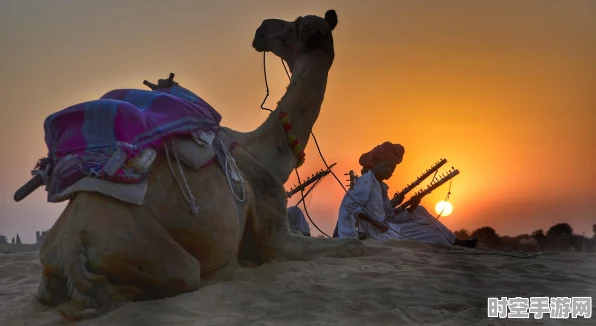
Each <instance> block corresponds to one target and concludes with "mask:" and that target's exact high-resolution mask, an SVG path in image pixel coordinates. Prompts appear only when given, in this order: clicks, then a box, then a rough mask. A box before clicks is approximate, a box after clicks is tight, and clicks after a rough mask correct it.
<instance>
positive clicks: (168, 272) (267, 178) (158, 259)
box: [37, 10, 364, 319]
mask: <svg viewBox="0 0 596 326" xmlns="http://www.w3.org/2000/svg"><path fill="white" fill-rule="evenodd" d="M336 25H337V15H336V13H335V11H334V10H329V11H327V12H326V14H325V17H324V18H321V17H318V16H314V15H308V16H303V17H298V18H297V19H296V20H295V21H293V22H288V21H284V20H281V19H266V20H264V21H263V22H262V24H261V26H260V27H259V28H258V29H257V31H256V33H255V38H254V41H253V43H252V46H253V48H254V49H255V50H256V51H258V52H264V51H266V52H271V53H273V54H275V55H276V56H278V57H280V58H281V59H283V60H284V61H285V62H286V63H287V64H288V67H289V69H290V71H291V72H292V78H291V80H290V84H289V86H288V88H287V90H286V93H285V94H284V96H283V98H282V99H281V101H280V102H279V103H278V106H277V108H276V109H275V110H274V111H273V113H271V114H270V116H269V117H268V118H267V119H266V120H265V122H264V123H263V124H262V125H260V126H259V127H258V128H257V129H256V130H254V131H251V132H246V133H243V132H237V131H234V130H231V129H229V128H225V129H226V131H227V132H229V134H230V135H231V137H232V138H233V139H234V140H236V141H237V142H238V147H237V148H236V149H235V150H233V151H232V152H231V155H232V156H233V158H234V160H235V162H236V164H237V166H238V169H239V170H240V174H241V176H242V178H243V180H244V187H245V198H246V199H245V202H244V204H243V206H242V209H241V211H240V212H241V215H242V216H241V217H242V218H241V219H239V218H238V217H239V216H238V215H239V214H238V210H237V209H236V205H235V203H236V202H235V200H236V199H235V198H234V196H233V193H232V191H231V189H230V188H229V187H228V180H227V179H226V175H225V174H224V173H223V172H222V169H221V168H219V167H218V166H217V165H209V166H206V167H204V168H201V169H200V170H198V171H195V170H192V169H190V168H188V167H186V166H184V167H183V170H184V174H185V176H186V178H187V180H188V185H189V187H190V190H191V191H192V194H193V195H194V196H195V198H196V201H197V203H198V204H199V211H198V214H197V215H194V214H192V213H191V212H189V210H188V205H187V203H186V202H185V201H184V198H183V196H182V194H181V193H180V189H179V188H178V184H177V183H176V181H175V179H174V177H173V176H172V174H171V172H170V170H169V169H168V164H167V162H166V157H165V154H164V149H163V148H159V149H158V151H157V157H156V159H155V162H154V164H153V166H152V167H151V171H150V172H149V186H148V188H147V192H146V195H145V200H144V203H143V204H142V205H131V204H127V203H124V202H122V201H119V200H117V199H114V198H112V197H109V196H105V195H102V194H98V193H92V192H80V193H78V194H77V195H76V196H75V197H74V198H72V199H71V200H70V201H69V202H68V205H67V206H66V208H65V209H64V211H63V212H62V214H61V215H60V217H59V218H58V220H57V221H56V222H55V224H54V225H53V226H52V228H51V229H50V231H49V232H48V234H47V238H46V240H45V241H44V244H43V246H42V248H41V250H40V254H39V256H40V261H41V264H42V266H43V271H42V276H41V282H40V285H39V288H38V292H37V297H38V299H39V300H40V301H41V302H42V303H43V304H45V305H48V306H52V307H55V309H57V310H58V311H59V312H60V313H61V314H62V315H63V316H64V317H66V318H69V319H85V318H92V317H95V316H98V315H101V314H103V313H106V312H109V311H111V310H113V309H115V308H117V307H118V306H119V304H120V303H122V302H126V301H142V300H154V299H160V298H164V297H171V296H175V295H179V294H182V293H187V292H191V291H195V290H197V289H199V288H200V287H202V286H204V285H207V284H212V283H213V282H218V281H221V280H225V279H229V277H230V276H231V273H232V272H233V271H234V270H235V269H237V268H247V267H251V266H255V265H257V266H258V265H259V264H263V263H269V262H279V261H308V260H313V259H316V258H317V257H323V256H325V257H340V258H343V257H355V256H361V255H363V254H364V245H363V243H362V242H361V241H359V240H357V239H351V238H348V239H333V238H331V239H330V238H311V237H304V236H300V235H297V234H295V233H293V232H291V231H290V229H289V223H288V218H287V211H286V207H287V198H286V196H285V191H284V188H283V185H284V183H285V182H286V181H287V179H288V178H289V176H290V174H291V172H292V171H293V169H294V168H295V167H296V165H297V163H298V162H299V159H300V158H299V157H298V155H296V154H295V153H294V152H292V151H291V150H289V146H288V140H287V136H286V134H285V133H284V132H283V128H280V121H279V117H278V113H279V112H287V114H288V117H289V119H291V121H292V125H293V132H294V134H295V135H296V136H297V137H298V138H299V139H301V140H302V144H303V145H304V146H306V143H307V142H308V139H309V135H310V132H311V130H312V128H313V125H314V123H315V121H316V120H317V117H318V115H319V112H320V109H321V105H322V103H323V98H324V94H325V89H326V85H327V77H328V73H329V70H330V68H331V66H332V63H333V59H334V56H335V53H334V45H333V37H332V31H333V29H334V28H335V27H336Z"/></svg>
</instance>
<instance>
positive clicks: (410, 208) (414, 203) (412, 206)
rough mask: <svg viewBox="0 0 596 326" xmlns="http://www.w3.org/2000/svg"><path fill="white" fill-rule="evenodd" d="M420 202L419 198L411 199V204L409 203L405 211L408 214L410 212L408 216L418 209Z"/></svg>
mask: <svg viewBox="0 0 596 326" xmlns="http://www.w3.org/2000/svg"><path fill="white" fill-rule="evenodd" d="M421 200H422V199H421V198H419V197H414V198H413V199H412V202H411V203H410V205H408V208H407V210H408V212H410V214H412V213H413V212H414V210H415V209H416V208H417V207H418V205H420V201H421Z"/></svg>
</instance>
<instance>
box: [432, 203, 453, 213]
mask: <svg viewBox="0 0 596 326" xmlns="http://www.w3.org/2000/svg"><path fill="white" fill-rule="evenodd" d="M435 212H437V214H441V216H449V215H451V213H452V212H453V206H452V205H451V203H450V202H448V201H444V200H441V201H440V202H438V203H437V206H435Z"/></svg>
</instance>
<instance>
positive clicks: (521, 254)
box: [261, 52, 541, 259]
mask: <svg viewBox="0 0 596 326" xmlns="http://www.w3.org/2000/svg"><path fill="white" fill-rule="evenodd" d="M281 63H282V65H283V67H284V70H285V72H286V76H288V79H289V80H292V78H291V77H290V73H289V72H288V69H287V68H286V64H285V62H284V60H283V59H281ZM263 75H264V78H265V90H266V94H265V98H264V99H263V102H262V103H261V109H262V110H267V111H269V112H271V113H273V110H271V109H268V108H266V107H264V104H265V102H266V101H267V98H268V97H269V83H268V82H267V63H266V52H263ZM277 121H278V122H279V125H280V127H281V128H282V130H283V131H284V134H285V133H286V132H285V129H284V127H283V122H282V121H281V119H277ZM288 122H289V121H288ZM310 135H311V136H312V138H313V140H314V142H315V146H316V147H317V151H318V152H319V156H320V157H321V159H322V160H323V164H325V167H326V168H327V170H328V171H329V172H330V173H331V174H332V175H333V177H334V178H335V180H336V181H337V182H338V183H339V186H340V187H341V188H342V189H343V190H344V192H345V193H346V195H348V196H349V197H350V198H351V199H352V200H353V201H354V202H355V203H357V204H358V206H360V207H361V208H362V209H363V210H364V211H365V212H367V213H368V214H370V211H369V210H368V209H367V208H366V207H364V206H362V205H360V204H359V203H358V202H357V201H355V200H354V198H353V197H352V196H351V195H350V193H349V192H348V191H347V190H346V188H345V187H344V185H343V183H342V182H341V180H340V179H339V178H338V177H337V175H336V174H335V173H334V172H333V171H331V167H330V166H329V164H327V161H326V160H325V157H324V156H323V153H322V151H321V148H320V147H319V142H318V141H317V138H316V137H315V134H314V133H313V132H312V131H311V132H310ZM286 137H287V138H288V146H289V149H290V150H291V151H292V152H293V153H295V150H294V149H293V148H292V145H291V144H290V141H289V136H286ZM301 150H302V152H303V149H301ZM303 158H304V157H303ZM300 165H301V164H300ZM298 167H299V165H297V166H296V167H295V168H294V171H295V172H296V177H297V178H298V184H302V181H301V180H300V175H299V174H298ZM435 176H436V171H435V175H434V176H433V179H434V178H435ZM449 181H450V182H449V191H448V192H447V195H446V197H445V201H447V200H449V197H450V195H451V182H452V180H449ZM315 186H316V184H315V185H314V186H313V188H314V187H315ZM300 195H301V199H300V201H301V202H302V206H303V207H304V212H305V213H306V216H307V217H308V219H309V220H310V222H311V223H312V225H313V226H314V227H315V228H316V229H317V230H318V231H319V232H321V234H323V235H325V236H326V237H327V238H331V237H330V236H329V235H328V234H327V233H325V232H323V230H321V229H320V228H319V227H318V226H317V224H316V223H315V222H314V221H313V220H312V218H311V217H310V214H309V213H308V209H307V208H306V206H307V205H306V202H305V200H304V199H305V194H304V190H303V189H301V190H300ZM441 214H443V211H441V213H439V215H438V216H437V217H436V218H435V220H438V219H439V217H440V216H441ZM391 230H392V231H393V232H395V233H397V234H399V235H401V236H403V237H404V238H406V239H408V240H412V241H416V240H414V239H411V238H410V237H408V236H406V235H403V234H402V233H400V232H397V231H396V230H394V229H391ZM441 234H442V233H441ZM442 235H443V236H445V235H444V234H442ZM422 244H423V245H425V246H426V247H428V248H429V249H431V250H432V251H434V252H437V253H468V254H478V255H497V256H507V257H513V258H521V259H530V258H536V257H537V256H538V255H540V254H541V253H536V254H528V253H525V252H516V253H506V252H483V251H478V250H459V248H458V249H454V248H451V247H448V248H447V249H448V250H447V251H439V250H436V249H435V248H433V247H432V246H430V245H428V244H426V243H424V242H422ZM462 249H463V248H462Z"/></svg>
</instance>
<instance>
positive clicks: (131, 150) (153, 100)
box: [44, 86, 221, 159]
mask: <svg viewBox="0 0 596 326" xmlns="http://www.w3.org/2000/svg"><path fill="white" fill-rule="evenodd" d="M220 122H221V115H220V114H219V113H218V112H217V111H215V109H214V108H212V107H211V106H210V105H209V104H208V103H207V102H205V101H204V100H202V99H201V98H199V97H198V96H196V95H195V94H193V93H192V92H190V91H188V90H186V89H184V88H182V87H178V86H176V87H171V88H167V89H161V90H158V91H145V90H138V89H118V90H113V91H111V92H108V93H107V94H105V95H104V96H102V97H101V98H100V99H99V100H93V101H89V102H84V103H80V104H76V105H73V106H71V107H69V108H66V109H64V110H62V111H59V112H56V113H54V114H52V115H50V116H49V117H48V118H47V119H46V121H45V123H44V128H45V141H46V145H47V147H48V151H49V157H50V158H52V159H54V158H56V157H62V156H64V155H67V154H72V153H82V152H87V151H95V150H105V149H115V148H117V147H121V148H122V149H124V150H126V152H127V153H128V154H129V155H130V156H134V155H136V154H137V153H138V152H139V151H140V150H142V149H144V148H147V147H149V146H151V145H156V144H159V143H160V142H161V140H162V139H163V138H164V137H166V136H171V135H175V134H187V133H189V132H190V131H193V130H199V129H202V130H208V129H211V130H216V129H217V127H218V126H219V123H220Z"/></svg>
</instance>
